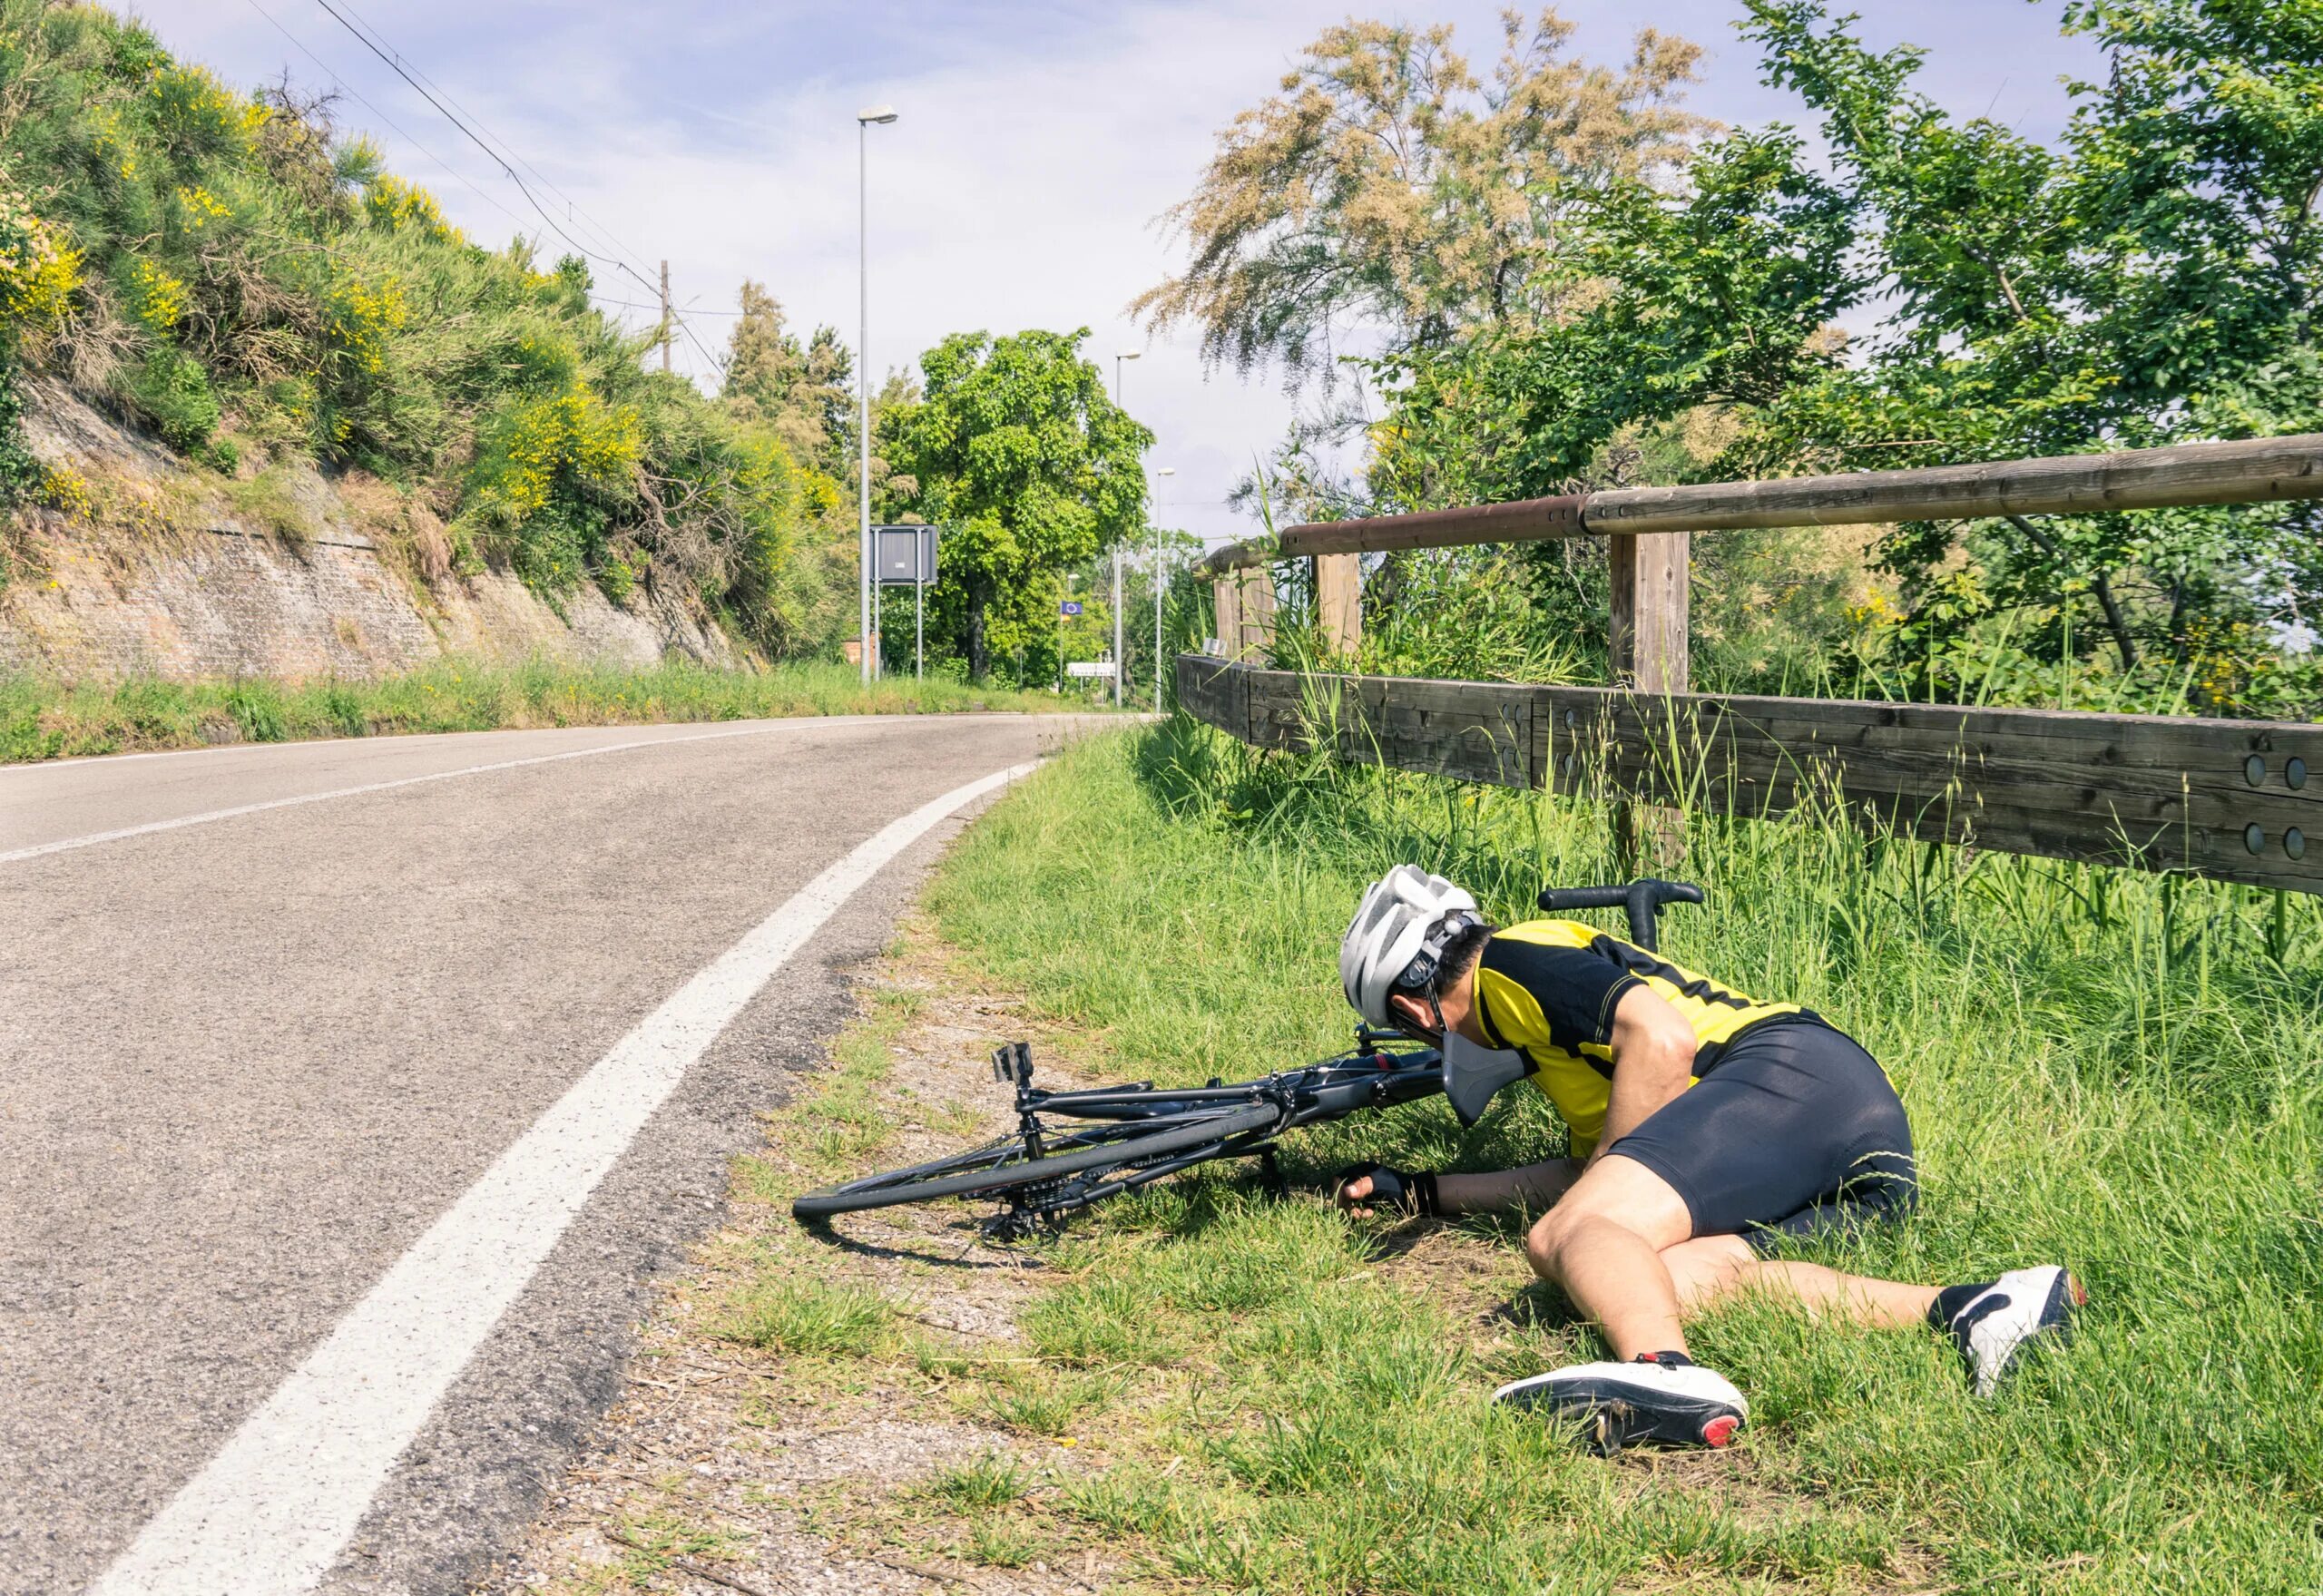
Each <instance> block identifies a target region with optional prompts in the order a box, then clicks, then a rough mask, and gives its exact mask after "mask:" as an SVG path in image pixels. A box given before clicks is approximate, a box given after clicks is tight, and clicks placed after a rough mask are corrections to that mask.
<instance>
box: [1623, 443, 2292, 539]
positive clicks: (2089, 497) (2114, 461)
mask: <svg viewBox="0 0 2323 1596" xmlns="http://www.w3.org/2000/svg"><path fill="white" fill-rule="evenodd" d="M2316 498H2323V433H2303V434H2300V435H2298V436H2293V437H2277V438H2247V439H2241V440H2238V441H2235V442H2231V443H2219V444H2178V445H2175V446H2171V447H2170V448H2166V449H2129V450H2123V451H2122V452H2121V453H2119V454H2112V455H2059V456H2057V457H2055V458H2053V459H2046V460H1999V461H1992V462H1988V463H1986V464H1984V465H1932V466H1926V467H1923V468H1921V469H1917V470H1911V471H1862V472H1857V473H1854V474H1853V475H1847V476H1797V477H1789V478H1778V479H1776V480H1774V481H1771V482H1720V483H1705V484H1703V485H1701V486H1698V487H1639V488H1623V489H1622V490H1620V491H1619V492H1615V493H1605V494H1591V495H1590V497H1589V505H1588V510H1587V513H1586V516H1585V519H1586V521H1587V524H1588V527H1589V530H1590V531H1592V532H1720V531H1726V530H1730V529H1732V528H1738V527H1755V526H1846V525H1852V524H1860V523H1864V522H1894V521H1938V520H1951V519H1955V518H1958V517H1965V516H1974V515H2077V514H2088V513H2090V512H2092V511H2098V510H2161V509H2167V508H2170V507H2172V506H2175V505H2182V504H2257V503H2260V502H2263V501H2267V500H2276V499H2316Z"/></svg>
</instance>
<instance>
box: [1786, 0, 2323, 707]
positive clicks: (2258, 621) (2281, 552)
mask: <svg viewBox="0 0 2323 1596" xmlns="http://www.w3.org/2000/svg"><path fill="white" fill-rule="evenodd" d="M1750 12H1751V20H1750V23H1749V24H1747V27H1746V31H1747V32H1748V33H1750V35H1751V36H1753V37H1755V38H1757V39H1758V40H1759V43H1760V44H1761V45H1762V46H1763V47H1764V49H1765V51H1766V54H1767V63H1768V70H1769V76H1770V77H1771V79H1772V81H1774V82H1776V83H1780V84H1784V85H1787V86H1789V87H1791V88H1794V89H1796V90H1797V91H1798V92H1799V93H1800V94H1801V96H1802V97H1803V98H1804V99H1805V100H1806V102H1807V103H1808V105H1809V106H1810V107H1811V108H1812V109H1814V110H1815V111H1816V112H1818V113H1819V114H1820V115H1821V117H1822V122H1823V132H1824V134H1825V137H1826V138H1827V139H1828V142H1829V143H1830V147H1831V152H1832V157H1833V161H1834V163H1835V165H1836V166H1837V168H1838V175H1839V178H1840V181H1841V183H1842V185H1843V187H1844V188H1845V190H1846V191H1847V193H1848V198H1849V201H1850V202H1851V203H1852V205H1853V207H1854V209H1855V212H1856V224H1855V225H1856V229H1857V235H1858V238H1859V240H1860V246H1859V247H1860V248H1861V250H1863V252H1864V254H1865V256H1866V258H1867V260H1868V262H1869V268H1870V269H1869V272H1868V273H1867V275H1868V276H1869V277H1870V278H1871V279H1872V282H1871V285H1870V286H1871V287H1872V288H1873V289H1877V291H1880V292H1883V293H1884V294H1886V295H1887V305H1888V309H1887V315H1886V316H1885V318H1884V319H1883V323H1882V327H1881V329H1880V333H1879V336H1878V337H1877V338H1876V339H1875V340H1874V342H1873V344H1872V347H1871V348H1869V349H1868V350H1867V358H1866V359H1865V360H1864V361H1863V362H1862V363H1861V364H1859V365H1857V366H1855V367H1850V368H1848V369H1844V370H1838V371H1834V372H1832V373H1830V374H1828V375H1827V376H1826V377H1823V378H1822V379H1821V380H1819V381H1818V382H1816V383H1814V384H1811V385H1808V387H1805V388H1803V389H1802V390H1801V391H1799V393H1798V394H1796V395H1795V396H1792V397H1788V398H1787V399H1786V400H1785V401H1784V403H1782V404H1781V405H1779V406H1775V407H1774V409H1773V410H1772V412H1771V413H1770V414H1769V416H1768V417H1767V420H1766V425H1765V426H1763V427H1761V428H1760V429H1759V438H1758V440H1757V443H1758V451H1759V455H1760V456H1761V458H1764V459H1770V460H1793V461H1798V462H1800V463H1803V464H1816V463H1823V462H1844V463H1847V464H1850V465H1861V464H1868V463H1871V462H1872V461H1874V460H1876V461H1877V463H1879V464H1883V465H1885V464H1894V465H1906V464H1916V463H1929V464H1934V463H1941V462H1950V461H1960V460H1978V459H1993V458H2004V457H2008V456H2011V455H2048V454H2063V453H2072V452H2077V451H2082V450H2089V449H2102V448H2119V447H2137V446H2151V445H2157V444H2165V443H2171V442H2177V441H2182V440H2187V439H2192V438H2203V437H2220V436H2250V435H2263V434H2267V433H2272V432H2280V431H2291V430H2298V429H2299V428H2302V427H2305V426H2312V425H2314V424H2315V417H2316V416H2317V415H2318V410H2323V387H2318V384H2317V380H2316V377H2317V372H2316V367H2315V361H2314V354H2313V337H2314V318H2315V313H2316V308H2317V303H2318V291H2323V229H2318V226H2317V225H2316V217H2315V210H2316V205H2317V202H2318V198H2323V187H2318V185H2323V5H2318V4H2317V3H2316V0H2271V3H2262V0H2137V3H2135V4H2128V3H2116V0H2073V4H2070V5H2066V6H2065V8H2064V11H2063V22H2064V25H2065V27H2066V28H2067V29H2068V30H2069V31H2072V32H2077V33H2085V34H2091V35H2093V36H2094V38H2095V39H2096V40H2097V42H2098V43H2099V44H2101V45H2102V47H2103V49H2104V51H2105V54H2106V56H2107V59H2108V61H2109V63H2110V73H2109V77H2108V81H2107V82H2106V83H2102V84H2097V83H2074V84H2073V85H2072V93H2073V98H2074V101H2075V108H2074V112H2073V117H2072V119H2071V122H2069V124H2068V126H2067V128H2066V130H2065V132H2064V134H2063V138H2062V140H2061V141H2060V142H2059V144H2058V146H2057V147H2056V148H2054V149H2046V148H2043V147H2041V146H2038V145H2035V144H2034V143H2032V142H2029V141H2027V140H2025V139H2024V138H2022V137H2021V136H2019V135H2018V134H2016V133H2014V132H2012V131H2011V130H2008V129H2006V128H2003V127H2000V126H1998V125H1997V124H1995V123H1993V122H1989V121H1986V120H1984V119H1981V118H1978V119H1974V120H1971V121H1967V122H1957V121H1955V120H1954V119H1953V118H1951V117H1949V116H1947V115H1946V114H1945V113H1943V112H1942V111H1941V110H1940V109H1939V108H1938V107H1936V105H1935V104H1934V103H1932V102H1930V101H1928V100H1927V99H1926V97H1925V96H1923V95H1921V94H1919V93H1916V91H1915V90H1913V88H1912V87H1911V79H1912V75H1913V73H1914V72H1915V71H1916V67H1917V65H1918V60H1919V55H1918V53H1917V52H1916V51H1914V50H1911V49H1909V48H1904V49H1898V50H1893V51H1889V52H1887V53H1885V54H1875V53H1873V52H1871V51H1868V50H1867V49H1866V48H1864V47H1863V46H1862V45H1861V44H1859V43H1857V40H1856V39H1855V38H1854V37H1853V36H1852V34H1850V33H1849V32H1848V24H1847V21H1846V19H1840V20H1838V21H1833V20H1832V19H1830V18H1829V17H1828V15H1827V14H1826V12H1825V10H1824V8H1823V6H1822V5H1820V4H1818V3H1817V0H1751V5H1750ZM1871 451H1877V452H1876V454H1875V453H1871ZM2317 530H2318V520H2317V518H2316V516H2315V514H2313V512H2312V511H2311V510H2307V509H2301V510H2295V511H2285V510H2284V509H2282V508H2280V507H2279V506H2259V507H2253V508H2249V509H2242V510H2181V511H2170V512H2152V513H2145V514H2106V515H2089V516H2073V517H2061V518H2058V519H2057V520H2055V521H2053V522H2051V523H2048V524H2040V523H2036V522H2035V521H2034V520H2031V519H2028V518H2024V517H2008V518H2005V519H2004V520H2002V521H1999V522H1982V523H1975V524H1969V525H1967V526H1954V525H1921V526H1914V527H1907V528H1905V529H1903V530H1902V531H1901V532H1900V533H1899V534H1897V536H1896V537H1895V538H1893V539H1891V540H1890V541H1889V543H1888V544H1887V549H1886V557H1887V562H1888V563H1889V566H1890V568H1891V569H1892V570H1894V571H1895V572H1896V573H1897V574H1898V575H1899V576H1900V577H1901V578H1902V579H1903V581H1904V583H1905V584H1906V597H1907V599H1909V600H1910V601H1911V602H1912V607H1913V613H1912V615H1911V616H1910V617H1908V619H1907V622H1906V636H1907V637H1909V638H1910V640H1911V643H1912V648H1913V650H1914V651H1917V652H1918V653H1919V654H1920V656H1921V659H1922V661H1923V662H1922V664H1921V666H1920V667H1919V669H1918V672H1917V674H1918V679H1919V681H1918V684H1919V685H1920V686H1921V687H1922V688H1924V689H1933V690H1947V684H1946V682H1944V681H1938V680H1935V679H1934V678H1932V677H1931V675H1930V671H1931V670H1935V669H1936V667H1934V666H1932V665H1931V664H1929V663H1928V662H1927V661H1933V660H1934V659H1935V658H1936V655H1937V654H1938V653H1940V652H1941V651H1942V649H1943V648H1944V647H1945V646H1946V644H1949V643H1952V642H1955V641H1958V640H1959V639H1960V638H1961V637H1962V636H1963V635H1964V633H1965V632H1967V631H1969V630H1971V629H1973V628H1975V626H1977V625H1978V624H1979V623H1981V622H1985V619H1986V618H1988V617H1995V616H2003V615H2004V616H2007V617H2010V618H2012V621H2013V622H2029V625H2028V626H2026V627H2025V631H2026V632H2028V633H2029V634H2030V637H2031V640H2032V642H2033V645H2034V647H2035V648H2036V649H2039V650H2041V651H2044V652H2045V653H2047V654H2049V655H2050V656H2051V657H2055V656H2057V655H2060V654H2070V652H2071V651H2073V641H2072V635H2071V634H2072V633H2073V632H2074V630H2075V624H2074V623H2075V612H2076V611H2079V612H2081V615H2080V621H2081V624H2080V626H2079V628H2078V632H2079V633H2080V635H2081V636H2083V637H2087V636H2089V635H2090V634H2092V633H2094V634H2096V635H2098V636H2102V638H2104V639H2105V640H2106V641H2107V642H2108V643H2109V644H2110V646H2111V648H2112V651H2113V653H2114V655H2115V662H2116V664H2117V665H2118V667H2119V669H2120V670H2121V671H2122V672H2125V673H2127V672H2132V671H2136V670H2137V669H2138V668H2139V666H2140V665H2141V662H2142V660H2143V658H2144V656H2145V655H2146V654H2148V653H2149V652H2151V651H2160V652H2161V654H2162V655H2163V656H2164V657H2165V658H2166V659H2167V660H2168V661H2170V662H2171V671H2172V673H2173V674H2185V673H2187V672H2185V671H2183V670H2182V668H2183V667H2186V666H2191V667H2192V668H2193V669H2192V671H2191V675H2192V676H2193V677H2194V678H2195V680H2196V681H2197V685H2198V687H2199V688H2201V689H2203V691H2201V692H2200V693H2198V695H2197V697H2198V700H2200V701H2208V702H2216V703H2225V702H2228V701H2230V700H2233V699H2235V698H2236V697H2237V696H2238V695H2240V696H2244V697H2246V698H2247V697H2248V695H2249V693H2250V692H2251V691H2252V690H2254V687H2255V685H2256V684H2255V683H2254V681H2253V680H2252V667H2253V666H2254V665H2257V664H2258V663H2259V661H2261V660H2263V659H2264V658H2265V657H2266V656H2268V655H2269V654H2270V653H2272V652H2274V651H2275V650H2274V649H2273V648H2272V647H2271V646H2270V645H2271V641H2272V637H2273V634H2274V633H2275V632H2277V631H2278V629H2279V628H2280V627H2282V626H2284V625H2285V624H2288V623H2290V622H2296V621H2298V620H2301V619H2304V618H2306V617H2310V616H2312V615H2313V614H2314V613H2315V612H2316V609H2315V607H2316V605H2317V603H2318V599H2323V581H2318V577H2323V570H2318V565H2323V561H2318V556H2317V554H2316V552H2315V549H2316V537H2315V534H2316V531H2317ZM1955 550H1964V551H1965V553H1967V554H1968V555H1969V556H1970V559H1971V564H1970V565H1969V567H1967V568H1966V569H1965V571H1964V570H1962V569H1960V568H1958V566H1957V562H1956V558H1955ZM1960 685H1961V684H1960V683H1959V682H1957V681H1954V682H1952V683H1950V684H1949V689H1950V690H1957V688H1958V687H1959V686H1960ZM2260 696H2261V698H2263V693H2261V695H2260ZM2259 707H2264V706H2263V704H2261V705H2260V706H2259Z"/></svg>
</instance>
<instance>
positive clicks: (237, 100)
mask: <svg viewBox="0 0 2323 1596" xmlns="http://www.w3.org/2000/svg"><path fill="white" fill-rule="evenodd" d="M146 94H147V96H148V97H149V98H150V99H151V100H152V107H153V124H154V127H155V129H156V130H157V131H158V132H160V133H161V135H162V138H163V139H164V140H165V141H167V142H169V143H170V144H171V145H172V146H174V147H175V148H178V149H180V150H183V151H187V152H192V153H199V154H216V153H220V152H225V151H230V150H246V149H248V148H249V147H250V136H251V135H252V134H253V133H255V132H258V130H259V129H260V128H261V127H264V126H265V125H266V124H267V122H268V121H269V120H270V119H271V118H272V116H273V115H274V113H273V110H272V109H271V108H270V107H269V106H265V105H261V104H260V103H257V102H256V101H252V100H245V99H243V98H242V97H241V96H240V94H237V93H234V92H233V91H232V90H231V89H230V88H228V87H226V86H225V85H224V84H223V83H220V82H219V81H218V79H217V78H216V77H215V76H214V75H212V74H211V73H210V72H209V71H208V69H206V68H204V67H200V66H165V67H162V68H161V69H160V70H158V71H156V72H155V73H153V78H152V83H151V84H150V86H148V88H147V89H146Z"/></svg>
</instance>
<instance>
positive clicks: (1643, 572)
mask: <svg viewBox="0 0 2323 1596" xmlns="http://www.w3.org/2000/svg"><path fill="white" fill-rule="evenodd" d="M1692 553H1693V534H1691V533H1687V532H1644V533H1638V532H1617V533H1615V534H1612V536H1611V537H1609V538H1607V539H1606V540H1605V555H1606V561H1607V563H1608V564H1610V565H1611V566H1612V586H1613V604H1612V610H1613V613H1612V629H1611V631H1610V632H1609V633H1608V636H1607V642H1608V645H1609V647H1608V654H1609V658H1608V661H1607V666H1608V669H1607V672H1606V674H1607V677H1608V680H1609V681H1611V683H1612V685H1613V686H1615V687H1633V688H1635V689H1636V690H1638V691H1640V692H1652V693H1667V692H1684V691H1686V690H1687V688H1688V685H1689V683H1690V682H1691V681H1692V672H1691V669H1690V666H1689V660H1688V644H1687V625H1688V622H1689V620H1690V617H1691V600H1692V594H1691V582H1692Z"/></svg>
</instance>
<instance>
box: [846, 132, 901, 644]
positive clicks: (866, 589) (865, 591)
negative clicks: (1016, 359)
mask: <svg viewBox="0 0 2323 1596" xmlns="http://www.w3.org/2000/svg"><path fill="white" fill-rule="evenodd" d="M895 120H896V108H895V107H894V106H892V105H874V106H872V107H870V108H869V109H868V110H865V111H858V112H857V113H855V258H856V263H857V269H858V278H857V283H858V288H859V290H860V292H861V296H862V297H861V299H860V302H859V304H858V310H859V312H860V319H859V320H858V324H857V325H858V327H860V328H861V329H862V336H861V337H860V338H858V340H857V342H856V346H855V395H856V422H857V426H858V428H859V429H860V431H861V433H862V437H861V439H860V442H861V443H862V445H863V475H862V476H861V477H860V478H859V481H860V483H861V485H862V496H861V497H860V498H859V499H858V501H857V504H858V508H859V510H860V511H861V513H862V520H861V522H860V524H858V526H857V528H856V538H855V575H856V598H857V601H858V602H857V609H858V612H859V613H860V615H861V622H860V625H861V629H862V638H863V648H862V653H863V685H864V686H866V687H868V686H870V685H871V672H872V671H873V669H874V668H875V666H876V663H877V661H875V659H874V658H873V651H872V646H871V577H872V572H871V558H872V555H871V124H872V123H874V122H877V123H879V124H880V125H881V126H883V127H884V126H886V125H887V123H888V122H893V121H895Z"/></svg>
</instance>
